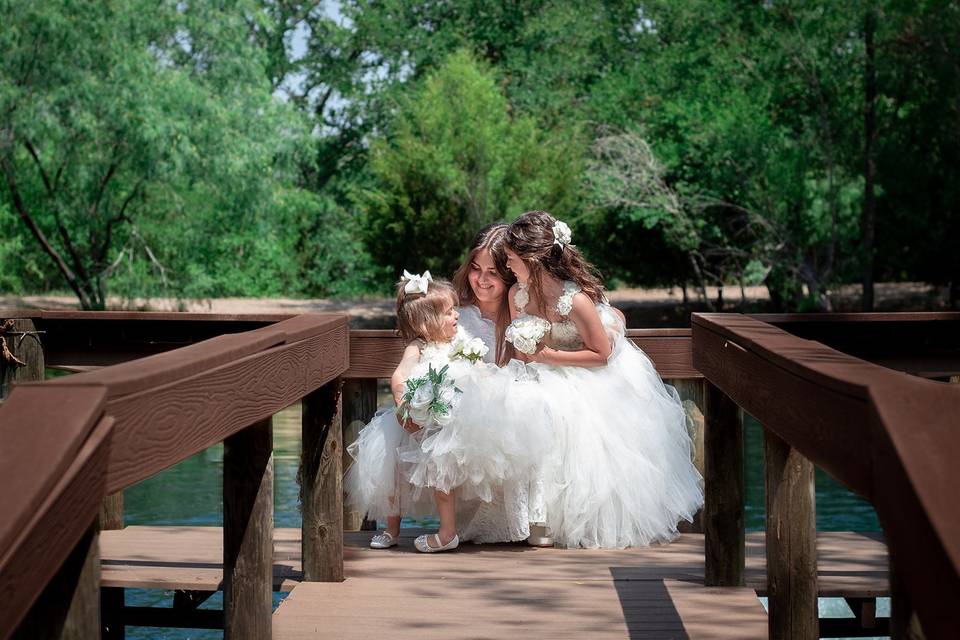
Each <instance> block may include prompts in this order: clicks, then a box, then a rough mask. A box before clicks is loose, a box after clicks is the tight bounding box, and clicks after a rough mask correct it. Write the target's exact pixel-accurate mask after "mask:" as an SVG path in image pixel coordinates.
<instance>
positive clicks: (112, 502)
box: [100, 491, 123, 531]
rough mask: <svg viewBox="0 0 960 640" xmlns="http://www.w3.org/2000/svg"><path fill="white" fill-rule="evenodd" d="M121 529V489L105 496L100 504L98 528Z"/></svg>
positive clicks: (107, 529) (105, 529)
mask: <svg viewBox="0 0 960 640" xmlns="http://www.w3.org/2000/svg"><path fill="white" fill-rule="evenodd" d="M114 529H123V491H117V492H116V493H114V494H112V495H109V496H107V497H106V498H104V499H103V504H101V505H100V530H101V531H112V530H114Z"/></svg>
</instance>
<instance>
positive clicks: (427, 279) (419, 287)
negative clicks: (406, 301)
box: [400, 269, 433, 293]
mask: <svg viewBox="0 0 960 640" xmlns="http://www.w3.org/2000/svg"><path fill="white" fill-rule="evenodd" d="M400 280H401V281H405V282H406V283H407V284H405V285H403V292H404V293H426V292H427V289H428V288H429V287H430V283H431V282H433V276H431V275H430V271H429V270H428V271H424V272H423V275H420V274H418V273H410V272H409V271H407V270H406V269H404V270H403V277H402V278H400Z"/></svg>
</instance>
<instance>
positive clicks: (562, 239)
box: [553, 220, 573, 249]
mask: <svg viewBox="0 0 960 640" xmlns="http://www.w3.org/2000/svg"><path fill="white" fill-rule="evenodd" d="M572 239H573V234H572V233H571V232H570V227H568V226H567V223H566V222H564V221H562V220H557V221H556V222H554V223H553V244H555V245H559V247H560V248H561V249H563V248H564V247H565V246H566V245H568V244H570V241H571V240H572Z"/></svg>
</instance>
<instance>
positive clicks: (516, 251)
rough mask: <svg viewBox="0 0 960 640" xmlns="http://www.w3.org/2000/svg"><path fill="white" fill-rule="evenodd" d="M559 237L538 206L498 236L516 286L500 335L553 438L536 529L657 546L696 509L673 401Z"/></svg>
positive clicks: (692, 472)
mask: <svg viewBox="0 0 960 640" xmlns="http://www.w3.org/2000/svg"><path fill="white" fill-rule="evenodd" d="M570 240H571V234H570V229H569V227H567V225H565V224H564V223H563V222H560V221H558V220H556V219H555V218H554V217H553V216H551V215H550V214H549V213H547V212H545V211H531V212H528V213H525V214H523V215H522V216H520V217H519V218H517V219H516V220H515V221H514V222H513V223H512V224H511V225H510V227H509V229H508V231H507V237H506V244H507V257H508V266H509V267H510V269H511V270H512V271H513V273H514V274H516V276H517V281H518V282H517V284H516V285H514V286H513V287H512V288H511V290H510V293H509V300H510V304H511V316H512V318H513V321H512V323H511V325H510V327H508V328H507V331H506V338H507V339H508V340H510V341H511V342H512V343H513V345H514V347H515V352H516V355H517V357H518V358H520V359H522V360H523V361H525V362H527V363H528V364H527V368H528V369H529V370H530V373H531V375H532V376H533V377H535V378H536V379H537V384H536V385H535V387H536V389H537V390H538V392H539V393H540V394H542V397H543V399H544V400H545V401H546V403H547V405H548V407H549V410H548V411H547V412H546V413H545V414H543V415H544V417H543V418H542V419H543V420H547V421H549V422H550V425H549V427H550V428H551V429H552V433H553V442H552V445H551V450H550V452H549V453H548V454H546V456H545V457H544V459H543V461H542V464H541V465H540V472H541V477H542V480H543V486H544V491H545V501H546V521H547V525H548V528H549V530H550V532H551V533H552V535H553V537H554V539H555V540H556V542H557V543H558V544H562V545H565V546H569V547H576V546H580V547H588V548H595V547H603V548H622V547H629V546H644V545H648V544H651V543H656V542H666V541H669V540H671V539H672V538H673V537H674V536H676V534H677V523H678V522H679V521H680V520H692V518H693V516H694V514H695V513H696V511H697V509H698V508H700V506H701V505H702V504H703V488H702V485H703V479H702V477H701V476H700V474H699V472H698V471H697V469H696V467H694V465H693V463H692V461H691V451H692V444H691V440H690V436H689V433H688V431H687V418H686V415H685V412H684V410H683V405H682V404H681V401H680V399H679V396H678V395H677V392H676V390H675V389H674V388H673V387H669V386H666V385H664V384H663V382H662V380H661V379H660V376H659V375H658V374H657V372H656V370H655V369H654V367H653V364H652V363H651V362H650V359H649V358H647V356H646V355H645V354H644V353H643V352H642V351H641V350H640V349H638V348H637V347H636V346H635V345H634V344H633V343H632V342H631V341H630V340H629V339H627V338H626V335H625V330H624V325H623V320H622V316H620V315H618V314H617V313H616V312H615V311H614V310H613V309H612V308H611V307H610V305H609V304H607V302H606V299H605V297H604V294H603V286H602V284H601V282H600V279H599V278H598V276H597V275H596V271H595V269H594V268H593V267H592V266H591V265H590V264H589V263H588V262H587V261H586V260H585V259H584V258H583V256H582V255H581V254H580V252H579V251H578V250H577V248H576V247H574V246H573V245H572V244H570ZM530 420H531V421H532V420H535V418H533V417H531V418H530Z"/></svg>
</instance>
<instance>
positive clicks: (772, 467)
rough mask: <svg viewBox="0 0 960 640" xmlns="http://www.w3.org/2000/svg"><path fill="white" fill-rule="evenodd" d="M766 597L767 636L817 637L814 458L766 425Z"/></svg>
mask: <svg viewBox="0 0 960 640" xmlns="http://www.w3.org/2000/svg"><path fill="white" fill-rule="evenodd" d="M764 461H765V469H766V499H767V528H766V534H767V535H766V541H767V545H766V546H767V598H768V605H767V611H768V621H769V629H770V637H771V638H791V639H794V638H795V639H796V640H817V638H819V637H820V635H819V628H818V613H817V520H816V513H815V496H816V490H815V487H814V476H813V463H812V462H810V461H809V460H807V459H805V458H804V457H803V456H802V455H800V453H799V452H797V451H796V450H795V449H793V448H791V447H790V445H789V444H787V443H786V442H784V441H783V440H781V439H780V437H779V436H777V434H775V433H773V432H772V431H770V430H769V429H764Z"/></svg>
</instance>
